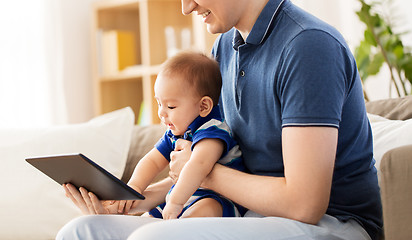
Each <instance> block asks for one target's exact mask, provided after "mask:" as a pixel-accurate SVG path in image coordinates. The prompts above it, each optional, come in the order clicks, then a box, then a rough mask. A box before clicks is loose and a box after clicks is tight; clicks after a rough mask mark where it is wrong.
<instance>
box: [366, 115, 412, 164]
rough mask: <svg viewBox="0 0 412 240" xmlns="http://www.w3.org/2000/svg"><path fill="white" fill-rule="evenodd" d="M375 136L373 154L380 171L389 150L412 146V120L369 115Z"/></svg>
mask: <svg viewBox="0 0 412 240" xmlns="http://www.w3.org/2000/svg"><path fill="white" fill-rule="evenodd" d="M368 118H369V121H370V123H371V127H372V134H373V148H374V149H373V154H374V158H375V160H376V164H375V166H376V168H377V169H379V167H380V162H381V159H382V156H383V155H384V154H385V153H386V152H387V151H389V150H391V149H394V148H397V147H401V146H405V145H409V144H412V134H411V133H412V119H408V120H389V119H386V118H384V117H381V116H378V115H374V114H370V113H368Z"/></svg>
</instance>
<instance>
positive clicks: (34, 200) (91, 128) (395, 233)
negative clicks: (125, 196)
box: [0, 96, 412, 240]
mask: <svg viewBox="0 0 412 240" xmlns="http://www.w3.org/2000/svg"><path fill="white" fill-rule="evenodd" d="M366 107H367V111H368V116H369V119H370V122H371V126H372V131H373V134H374V148H375V150H374V151H375V158H376V167H377V169H378V173H379V174H378V177H379V184H380V186H381V196H382V204H383V217H384V229H385V233H384V235H385V236H384V237H385V239H387V240H395V239H396V240H401V239H412V230H409V226H410V225H411V224H412V188H411V187H410V184H412V134H411V133H412V96H410V97H405V98H397V99H387V100H379V101H373V102H368V103H366ZM133 123H134V114H133V112H132V110H131V109H130V108H125V109H120V110H117V111H114V112H112V113H108V114H104V115H102V116H98V117H96V118H94V119H92V120H90V121H88V122H86V123H80V124H72V125H66V126H54V127H48V128H34V129H33V128H32V129H1V128H0V159H1V160H0V161H2V163H3V164H2V166H3V168H0V178H1V179H0V184H1V185H0V187H1V189H2V198H0V206H1V209H2V210H1V211H0V216H1V218H0V239H6V240H7V239H13V240H16V239H26V240H27V239H42V240H44V239H54V236H55V235H56V233H57V231H58V230H59V229H60V228H61V227H62V226H63V225H64V224H65V223H66V222H67V221H69V220H70V219H72V218H75V217H77V216H80V215H81V213H80V211H79V210H78V209H77V208H76V207H74V206H73V204H72V203H71V202H70V200H68V199H67V198H66V197H65V196H64V192H63V190H62V188H61V187H60V186H59V185H58V184H56V183H55V182H53V181H52V180H51V179H49V178H48V177H47V176H45V175H44V174H42V173H41V172H39V171H37V170H36V169H34V168H33V167H32V166H30V165H29V164H27V163H26V162H25V161H24V159H25V158H26V157H31V156H35V155H50V154H62V153H72V152H81V153H83V154H85V155H86V156H88V157H89V158H91V159H93V160H94V161H96V162H97V163H98V164H100V165H101V166H103V167H104V168H105V169H107V170H108V171H109V172H111V173H112V174H113V175H115V176H117V177H118V178H121V180H123V181H125V182H127V180H128V179H129V178H130V176H131V174H132V172H133V169H134V167H135V166H136V164H137V163H138V161H139V159H141V158H142V157H143V156H144V154H145V153H146V152H148V151H149V150H150V149H151V148H152V147H153V145H154V144H155V142H156V141H157V140H158V139H159V138H160V137H161V136H162V134H163V133H164V131H165V127H164V126H162V125H149V126H139V125H134V124H133ZM167 172H168V170H167V169H166V170H165V171H164V172H163V173H161V174H160V175H159V176H158V177H157V179H156V180H155V181H157V180H159V179H161V178H163V177H165V176H167Z"/></svg>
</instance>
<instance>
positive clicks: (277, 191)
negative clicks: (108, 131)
mask: <svg viewBox="0 0 412 240" xmlns="http://www.w3.org/2000/svg"><path fill="white" fill-rule="evenodd" d="M337 137H338V130H337V129H336V128H331V127H285V128H283V130H282V152H283V159H284V160H283V161H284V168H285V177H269V176H258V175H252V174H247V173H243V172H240V171H237V170H234V169H231V168H228V167H225V166H222V165H220V164H216V165H215V167H214V168H213V171H212V172H211V173H210V174H209V175H208V177H207V178H206V179H205V181H204V182H203V184H202V187H205V188H209V189H212V190H214V191H216V192H218V193H220V194H222V195H224V196H225V197H228V198H229V199H231V200H233V201H235V202H237V203H239V204H241V205H243V206H244V207H246V208H248V209H250V210H252V211H254V212H256V213H259V214H262V215H264V216H278V217H285V218H289V219H294V220H298V221H301V222H306V223H311V224H316V223H317V222H318V221H319V220H320V219H321V218H322V216H323V215H324V214H325V212H326V209H327V207H328V203H329V197H330V190H331V185H332V175H333V168H334V162H335V157H336V147H337ZM179 154H182V155H183V154H187V152H186V153H183V151H181V152H175V153H173V155H174V157H173V158H172V161H180V160H181V159H179ZM173 159H174V160H173Z"/></svg>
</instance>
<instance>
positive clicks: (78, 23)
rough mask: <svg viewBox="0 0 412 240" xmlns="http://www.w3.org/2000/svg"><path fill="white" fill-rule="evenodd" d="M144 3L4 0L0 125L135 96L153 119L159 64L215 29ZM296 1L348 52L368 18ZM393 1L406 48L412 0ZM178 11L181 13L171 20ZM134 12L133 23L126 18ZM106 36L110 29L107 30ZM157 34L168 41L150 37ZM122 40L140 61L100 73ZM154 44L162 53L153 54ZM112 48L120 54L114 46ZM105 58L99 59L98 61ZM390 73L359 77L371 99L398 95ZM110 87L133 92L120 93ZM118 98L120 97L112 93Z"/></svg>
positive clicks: (80, 118)
mask: <svg viewBox="0 0 412 240" xmlns="http://www.w3.org/2000/svg"><path fill="white" fill-rule="evenodd" d="M382 1H385V0H382ZM382 1H381V2H382ZM386 1H387V2H388V1H389V0H386ZM140 2H146V1H126V0H119V1H106V0H104V1H99V0H70V1H65V0H36V1H32V0H13V1H3V2H2V3H1V5H2V6H1V7H0V29H1V31H2V33H1V38H0V124H1V126H2V127H4V126H7V127H33V126H49V125H59V124H69V123H80V122H84V121H87V120H89V119H91V118H92V117H94V116H96V115H99V114H101V113H104V112H108V111H111V110H114V108H120V107H123V105H127V104H128V101H131V100H132V99H133V98H134V97H136V99H137V100H136V104H135V106H134V107H133V109H134V111H135V114H136V115H138V116H137V122H138V123H142V124H147V123H153V122H156V120H155V111H154V110H153V109H154V107H153V104H152V103H151V102H150V101H152V100H150V99H151V93H150V92H151V88H152V83H153V80H154V79H155V75H156V71H157V68H156V67H157V66H158V64H160V63H161V62H162V61H163V60H164V59H165V58H166V57H167V56H168V55H170V54H173V52H174V51H176V50H179V49H181V48H184V46H187V45H190V46H191V47H194V48H198V49H201V50H203V51H205V52H208V51H209V50H210V46H211V43H212V42H213V39H214V36H207V33H206V32H205V29H204V26H202V24H201V23H200V21H197V20H196V19H195V18H194V17H192V16H189V17H184V18H183V17H180V15H181V14H180V13H179V11H180V10H179V9H180V8H179V6H180V2H179V1H175V2H174V3H173V7H169V6H167V7H165V5H162V4H163V3H160V5H156V4H155V3H154V2H156V1H151V0H148V1H147V2H148V3H140ZM151 2H153V4H152V3H151ZM157 2H159V1H157ZM160 2H161V1H160ZM293 2H294V3H295V4H297V5H298V6H300V7H302V8H303V9H305V10H307V11H309V12H311V13H313V14H314V15H316V16H317V17H319V18H321V19H322V20H324V21H326V22H328V23H329V24H331V25H333V26H334V27H336V28H337V29H338V30H339V31H340V32H341V33H342V34H343V36H344V37H345V39H346V40H347V42H348V44H349V46H350V47H351V50H352V51H353V52H354V51H355V49H356V47H357V46H358V45H359V44H360V42H361V41H362V39H363V37H364V35H363V32H364V30H365V25H364V24H363V23H362V22H361V21H360V20H359V18H358V16H357V15H356V11H359V9H360V7H361V4H360V2H359V1H358V0H333V1H331V0H293ZM389 2H390V3H389V5H390V7H388V8H383V9H381V11H382V12H380V13H381V14H383V15H385V16H386V17H388V18H390V19H393V20H391V21H393V22H394V23H395V24H394V25H396V27H395V28H394V29H395V30H396V31H398V32H402V33H405V34H402V40H403V43H404V44H405V45H408V46H412V35H411V34H410V33H408V31H410V30H411V29H410V28H412V27H411V26H412V15H411V14H408V9H412V2H411V1H408V0H391V1H389ZM159 9H160V10H159ZM170 9H174V10H173V11H171V10H170ZM132 15H133V16H132ZM178 15H179V16H178ZM125 16H126V17H125ZM174 16H176V19H178V20H176V21H174V19H175V17H174ZM135 18H136V22H138V23H137V25H136V24H135V25H133V24H132V26H130V24H129V23H130V22H131V21H132V22H133V21H134V19H135ZM142 19H144V20H142ZM171 19H172V20H173V21H171ZM139 21H140V22H139ZM142 22H143V24H142ZM123 26H124V27H123ZM131 28H134V29H135V30H132V31H131V35H129V37H127V35H122V36H126V37H121V35H120V34H121V33H123V32H122V31H124V30H126V33H127V31H128V32H129V33H130V29H131ZM136 29H137V30H136ZM113 31H115V32H114V35H113ZM109 33H110V34H109ZM156 34H157V35H156ZM109 35H111V37H107V36H109ZM113 36H115V40H113ZM159 36H161V37H159ZM158 38H162V39H163V38H164V39H165V40H162V41H160V42H156V41H155V42H153V41H154V40H155V39H158ZM121 39H123V40H121ZM127 39H129V40H130V39H131V41H132V43H130V44H131V45H130V46H132V47H134V48H136V49H137V50H136V51H137V52H138V53H137V55H138V59H131V60H130V61H131V62H133V64H131V65H130V66H127V67H126V68H122V69H120V68H119V67H120V66H118V65H116V67H118V68H117V70H119V73H113V74H112V73H110V72H109V73H107V75H105V74H106V70H107V69H104V66H105V64H109V63H106V62H105V60H104V58H103V57H102V56H103V55H107V54H110V53H108V50H107V49H108V48H104V47H103V46H105V44H106V42H107V41H117V43H118V42H120V41H128V40H127ZM150 44H151V46H150V47H148V45H150ZM109 48H110V47H109ZM156 48H158V49H157V50H156ZM113 49H114V48H113ZM159 49H160V50H162V51H163V52H165V53H164V54H160V55H159V54H157V53H155V51H160V50H159ZM165 49H166V50H165ZM114 50H115V51H118V52H119V54H120V51H121V50H120V48H118V49H117V50H116V49H114ZM409 51H410V50H409ZM158 55H159V56H160V57H158ZM101 58H103V60H99V59H101ZM119 61H120V60H119ZM110 64H112V63H110ZM116 64H120V62H118V63H116ZM136 66H137V67H136ZM139 66H142V67H139ZM120 70H122V71H120ZM120 73H121V74H120ZM388 74H389V73H388V71H387V70H385V67H382V69H381V71H380V72H379V73H378V74H377V75H376V76H372V77H370V78H368V81H366V82H365V85H364V86H365V91H366V92H367V93H368V96H369V99H370V100H377V99H383V98H388V97H397V96H396V94H394V93H391V92H390V91H388V89H389V77H388ZM408 87H409V86H408ZM113 89H116V91H122V89H123V90H124V89H126V90H124V91H126V92H127V91H128V90H127V89H129V90H130V89H134V90H130V91H129V92H128V93H127V94H125V95H126V96H124V95H123V94H121V93H118V92H117V93H116V92H113V91H114V90H113ZM409 89H410V88H409ZM409 92H410V91H409ZM137 95H139V96H137ZM106 96H111V98H110V97H109V98H106ZM120 98H122V99H121V100H119V102H117V100H114V99H120ZM113 102H114V103H113ZM149 102H150V103H149Z"/></svg>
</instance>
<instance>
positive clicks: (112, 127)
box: [0, 108, 134, 240]
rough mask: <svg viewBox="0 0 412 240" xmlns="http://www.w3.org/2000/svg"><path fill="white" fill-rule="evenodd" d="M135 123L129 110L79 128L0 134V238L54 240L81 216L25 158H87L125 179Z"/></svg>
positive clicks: (69, 127) (62, 194)
mask: <svg viewBox="0 0 412 240" xmlns="http://www.w3.org/2000/svg"><path fill="white" fill-rule="evenodd" d="M133 122H134V114H133V111H132V110H131V109H130V108H125V109H121V110H118V111H115V112H112V113H108V114H105V115H102V116H100V117H97V118H95V119H92V120H91V121H89V122H86V123H81V124H72V125H64V126H55V127H48V128H30V129H0V161H1V165H2V167H1V168H0V178H1V179H0V186H1V187H0V188H1V191H2V197H1V198H0V206H1V213H0V214H1V218H0V239H13V240H17V239H41V240H44V239H54V238H55V235H56V233H57V231H58V230H59V229H60V228H61V227H62V226H63V225H64V224H65V223H67V222H68V221H69V220H71V219H72V218H74V217H77V216H80V215H81V213H80V211H79V210H78V209H77V208H76V207H75V206H74V204H73V203H72V202H71V201H70V200H69V199H68V198H66V197H65V195H64V191H63V188H62V187H61V186H60V185H59V184H57V183H56V182H54V181H53V180H52V179H50V178H49V177H47V176H46V175H44V174H43V173H41V172H40V171H38V170H37V169H36V168H34V167H33V166H31V165H30V164H28V163H27V162H26V161H25V158H27V157H32V156H44V155H54V154H64V153H83V154H84V155H86V156H88V157H89V158H91V159H92V160H94V161H95V162H97V163H98V164H99V165H101V166H102V167H104V168H105V169H107V170H108V171H109V172H111V173H112V174H114V175H115V176H117V177H121V175H122V173H123V170H124V166H125V163H126V158H127V153H128V150H129V145H130V138H131V131H132V127H133Z"/></svg>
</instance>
